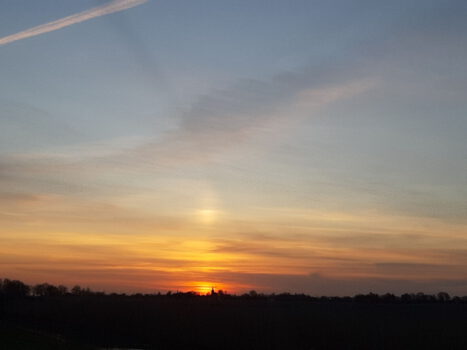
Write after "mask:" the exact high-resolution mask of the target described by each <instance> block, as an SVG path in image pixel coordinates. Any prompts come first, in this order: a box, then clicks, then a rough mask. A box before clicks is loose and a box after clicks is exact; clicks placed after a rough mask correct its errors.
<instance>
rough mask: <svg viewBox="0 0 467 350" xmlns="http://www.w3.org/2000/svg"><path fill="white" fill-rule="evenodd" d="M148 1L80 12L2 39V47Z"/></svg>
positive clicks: (124, 0) (123, 0)
mask: <svg viewBox="0 0 467 350" xmlns="http://www.w3.org/2000/svg"><path fill="white" fill-rule="evenodd" d="M147 1H148V0H113V1H112V2H110V3H108V4H106V5H102V6H98V7H94V8H92V9H90V10H86V11H83V12H79V13H76V14H74V15H71V16H67V17H64V18H61V19H58V20H56V21H52V22H49V23H45V24H41V25H39V26H37V27H33V28H30V29H27V30H24V31H22V32H19V33H16V34H12V35H8V36H6V37H3V38H0V46H1V45H6V44H9V43H12V42H14V41H18V40H22V39H26V38H30V37H33V36H36V35H41V34H45V33H49V32H53V31H55V30H58V29H62V28H65V27H68V26H71V25H73V24H76V23H80V22H84V21H87V20H90V19H92V18H96V17H100V16H105V15H108V14H111V13H114V12H120V11H123V10H126V9H129V8H132V7H135V6H139V5H142V4H144V3H145V2H147Z"/></svg>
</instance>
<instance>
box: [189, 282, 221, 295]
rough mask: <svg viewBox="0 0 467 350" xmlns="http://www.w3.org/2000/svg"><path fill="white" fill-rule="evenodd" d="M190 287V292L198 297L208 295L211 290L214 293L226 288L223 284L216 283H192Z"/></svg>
mask: <svg viewBox="0 0 467 350" xmlns="http://www.w3.org/2000/svg"><path fill="white" fill-rule="evenodd" d="M190 285H191V286H190V288H191V290H193V291H194V292H196V293H198V294H200V295H209V294H211V292H212V291H213V290H214V291H215V292H218V291H219V290H223V291H225V287H226V286H225V285H224V284H222V283H216V282H193V283H190Z"/></svg>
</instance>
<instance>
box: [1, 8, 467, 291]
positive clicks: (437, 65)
mask: <svg viewBox="0 0 467 350" xmlns="http://www.w3.org/2000/svg"><path fill="white" fill-rule="evenodd" d="M466 62H467V1H465V0H459V1H454V0H443V1H440V0H435V1H433V0H411V1H407V0H393V1H374V0H372V1H370V0H362V1H359V0H352V1H350V0H341V1H337V0H195V1H194V0H184V1H181V0H148V1H144V0H114V1H106V0H80V1H76V0H41V1H34V0H14V1H2V3H1V4H0V278H12V279H20V280H23V281H24V282H26V283H30V284H34V283H39V282H45V281H47V282H49V283H55V284H59V283H60V284H65V285H68V286H73V285H75V284H79V285H81V286H89V287H91V288H92V289H96V290H105V291H125V292H153V291H167V290H172V291H175V290H184V291H187V290H196V291H199V292H205V291H206V290H208V289H210V288H211V287H212V286H213V287H216V288H221V289H226V290H227V291H228V292H232V293H242V292H244V291H248V290H251V289H255V290H257V291H260V292H283V291H289V292H304V293H309V294H312V295H323V294H324V295H353V294H355V293H367V292H377V293H385V292H393V293H397V294H400V293H404V292H418V291H423V292H427V293H433V292H438V291H447V292H449V293H452V294H459V295H460V294H462V295H465V294H467V65H466Z"/></svg>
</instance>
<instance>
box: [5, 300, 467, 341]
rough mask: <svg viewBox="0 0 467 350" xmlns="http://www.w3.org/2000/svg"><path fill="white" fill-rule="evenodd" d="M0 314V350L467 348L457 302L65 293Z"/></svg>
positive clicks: (463, 313)
mask: <svg viewBox="0 0 467 350" xmlns="http://www.w3.org/2000/svg"><path fill="white" fill-rule="evenodd" d="M361 299H364V298H361ZM0 311H1V319H2V328H1V332H0V335H1V339H2V340H1V342H2V345H1V347H0V348H1V349H42V348H44V349H45V348H48V349H79V348H82V349H90V348H92V347H97V348H99V347H101V348H102V347H107V348H111V347H120V348H141V349H308V350H310V349H467V304H466V303H465V301H463V300H461V301H459V302H453V301H452V300H451V301H449V302H438V301H436V302H417V301H410V302H402V301H400V300H395V301H384V302H382V301H378V300H376V301H374V300H373V301H370V300H359V299H358V298H353V299H351V298H348V299H314V298H308V297H305V296H282V297H262V296H256V297H247V296H244V297H232V296H194V295H183V294H181V295H172V296H165V295H160V296H157V295H150V296H120V295H89V296H75V295H67V296H56V297H24V298H13V299H8V300H7V299H4V300H3V304H2V309H1V310H0ZM18 339H19V340H21V341H22V342H23V343H24V344H23V345H21V344H20V345H18V344H17V343H18ZM15 342H16V343H15ZM31 344H35V345H31ZM80 344H83V345H80ZM84 344H86V346H85V345H84Z"/></svg>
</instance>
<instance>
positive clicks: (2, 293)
mask: <svg viewBox="0 0 467 350" xmlns="http://www.w3.org/2000/svg"><path fill="white" fill-rule="evenodd" d="M64 296H108V297H117V296H120V297H169V298H196V297H211V298H218V299H222V298H242V299H256V300H258V299H264V300H268V301H281V300H282V301H287V300H303V301H305V300H308V301H321V302H360V303H467V296H462V297H460V296H450V295H449V293H447V292H439V293H437V294H425V293H423V292H419V293H404V294H401V295H395V294H392V293H386V294H381V295H380V294H376V293H368V294H357V295H355V296H353V297H350V296H343V297H335V296H332V297H331V296H320V297H316V296H311V295H307V294H291V293H278V294H276V293H272V294H264V293H258V292H256V291H255V290H251V291H250V292H248V293H244V294H241V295H235V294H228V293H227V292H225V291H222V290H218V291H215V290H214V289H212V291H211V292H210V293H208V294H206V295H200V294H199V293H197V292H194V291H189V292H180V291H176V292H172V291H168V292H166V293H164V294H162V293H160V292H157V293H150V294H142V293H135V294H125V293H120V294H118V293H105V292H100V291H93V290H91V289H90V288H88V287H86V288H83V287H81V286H79V285H76V286H74V287H72V288H70V289H69V288H68V287H66V286H64V285H58V286H55V285H53V284H50V283H39V284H36V285H32V286H31V285H28V284H26V283H24V282H22V281H19V280H11V279H8V278H5V279H0V297H2V298H24V297H64Z"/></svg>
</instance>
